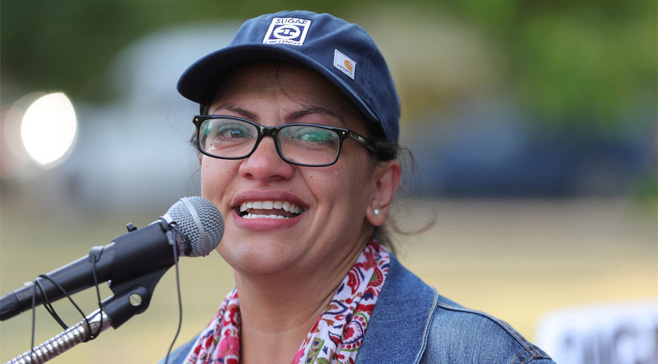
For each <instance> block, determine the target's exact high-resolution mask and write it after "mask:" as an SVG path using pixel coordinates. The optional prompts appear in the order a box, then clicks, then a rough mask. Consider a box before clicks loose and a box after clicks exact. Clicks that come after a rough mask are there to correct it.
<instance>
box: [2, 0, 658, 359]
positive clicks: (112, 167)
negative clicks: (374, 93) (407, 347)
mask: <svg viewBox="0 0 658 364" xmlns="http://www.w3.org/2000/svg"><path fill="white" fill-rule="evenodd" d="M0 6H1V8H0V15H1V19H0V26H1V32H0V41H1V43H0V46H1V49H0V61H1V63H0V66H1V68H0V71H1V74H0V77H1V78H0V81H1V83H0V92H1V93H0V130H2V131H1V133H2V139H1V141H0V153H1V154H0V204H1V206H0V291H1V294H6V293H9V292H10V291H13V290H15V289H17V288H20V287H21V285H22V284H23V282H27V281H31V280H33V279H34V278H36V276H37V275H38V274H39V273H47V272H49V271H51V270H53V269H56V268H58V267H60V266H62V265H64V264H67V263H69V262H70V261H73V260H75V259H77V258H79V257H81V256H84V255H86V254H87V253H88V252H89V249H90V248H91V247H92V246H101V245H106V244H108V243H109V242H110V241H112V239H113V238H114V237H116V236H119V235H122V234H124V233H125V232H126V230H125V228H124V226H125V224H127V223H129V222H133V223H135V225H136V226H138V227H143V226H145V225H147V224H148V223H150V222H152V221H154V220H156V219H157V217H158V216H160V215H162V214H164V212H166V210H167V209H168V208H169V206H171V205H172V204H173V203H174V202H175V201H176V200H177V199H178V198H179V197H182V196H186V195H196V194H198V193H199V189H198V183H199V182H198V177H197V161H195V157H194V153H195V152H194V150H193V149H192V148H191V147H189V146H188V144H187V140H188V139H189V137H190V136H191V133H192V131H193V125H192V123H191V116H192V115H193V114H195V113H196V112H197V111H198V108H197V106H196V105H194V104H192V103H191V102H189V101H187V100H185V99H183V98H182V97H181V96H179V95H178V94H177V92H176V90H175V85H176V81H177V79H178V77H179V76H180V74H181V73H182V72H183V70H184V69H185V68H187V66H189V65H190V64H191V63H192V62H194V61H195V60H196V59H198V58H199V57H201V56H203V55H205V54H207V53H209V52H211V51H213V50H216V49H218V48H221V47H222V46H224V45H225V44H227V43H228V42H229V41H230V39H231V37H232V35H233V34H234V33H235V31H236V30H237V28H238V27H239V25H240V24H241V23H242V22H243V21H244V20H246V19H247V18H250V17H253V16H257V15H260V14H262V13H269V12H275V11H278V10H283V9H295V8H297V9H308V10H313V11H316V12H330V13H333V14H334V15H337V16H340V17H343V18H345V19H347V20H348V21H352V22H356V23H358V24H360V25H362V26H363V27H364V28H366V29H367V30H368V31H369V33H370V34H371V35H372V37H373V38H374V39H375V41H376V42H377V43H378V45H379V46H380V48H381V50H382V52H383V53H384V55H385V57H386V59H387V61H388V63H389V67H390V68H391V71H392V73H393V75H394V78H395V81H396V84H397V86H398V91H399V94H400V98H401V101H402V105H403V109H402V127H401V129H402V137H401V139H402V143H403V144H406V145H408V146H409V147H410V149H411V150H412V152H413V154H414V157H415V168H412V165H411V164H410V163H408V164H407V166H408V167H409V168H408V170H410V171H412V170H413V173H410V177H409V178H407V179H406V180H405V189H404V191H403V192H404V194H403V195H402V196H401V198H400V200H399V201H398V206H397V208H396V211H395V215H396V216H395V218H396V221H397V224H398V225H399V226H400V227H401V229H402V230H404V231H407V232H409V231H411V232H413V231H416V230H419V229H422V228H423V227H425V226H426V225H427V224H429V223H433V224H432V225H431V228H430V229H429V230H428V231H426V232H424V233H421V234H413V235H399V236H397V241H398V246H399V248H398V251H399V256H400V259H401V260H402V262H403V263H404V264H405V265H407V266H408V267H409V268H411V270H413V271H415V272H416V273H417V274H418V275H419V276H420V277H421V278H423V279H424V280H425V281H426V282H428V283H429V284H432V285H434V286H435V287H437V289H438V290H439V292H440V293H442V294H443V295H445V296H448V297H450V298H451V299H453V300H455V301H457V302H460V303H462V304H464V305H466V306H469V307H472V308H475V309H479V310H483V311H486V312H488V313H491V314H493V315H495V316H498V317H500V318H502V319H504V320H506V321H508V322H509V323H510V324H512V325H513V326H514V327H516V328H517V329H518V330H519V331H520V332H521V333H522V334H523V335H524V336H526V337H528V338H530V339H531V340H533V341H535V342H536V343H538V344H540V345H541V346H542V347H543V348H544V349H545V350H546V351H548V352H549V353H550V354H552V355H553V356H554V358H555V359H556V360H557V361H558V362H560V363H608V364H614V363H640V364H646V363H654V364H655V363H656V362H657V360H658V359H657V357H658V351H657V348H656V347H657V345H658V344H657V343H658V242H657V231H658V229H657V223H656V219H657V216H656V215H657V214H656V208H657V203H656V199H657V192H656V189H657V186H656V185H657V181H656V164H657V158H656V150H657V144H658V142H657V141H658V138H657V123H656V122H657V118H656V112H657V106H656V102H657V97H658V95H657V92H656V91H657V87H656V82H657V77H658V74H657V59H656V58H657V37H656V35H657V34H656V33H657V31H656V29H657V27H656V26H657V25H656V14H657V9H656V2H655V1H653V0H636V1H632V2H623V3H620V2H618V1H608V0H603V1H601V0H596V1H595V0H576V1H562V0H557V1H556V0H552V1H544V0H538V1H531V2H520V1H512V0H490V1H481V0H459V1H457V0H444V1H435V0H409V1H405V2H404V4H402V3H401V2H399V1H395V0H364V1H359V2H358V3H356V4H355V2H353V1H343V0H335V1H332V2H325V1H314V0H305V1H301V0H279V1H276V2H272V1H265V0H243V1H239V2H219V1H210V0H191V1H186V2H175V1H158V2H156V1H136V0H112V1H109V0H97V1H93V2H79V1H57V2H53V1H35V0H21V1H18V0H3V1H2V3H1V4H0ZM180 274H181V285H182V294H183V305H184V321H183V328H182V332H181V336H180V338H179V339H178V344H181V343H182V342H184V341H187V339H188V338H190V337H192V336H193V335H194V334H196V333H197V332H198V331H200V330H201V329H202V328H203V327H204V326H205V324H206V323H207V321H208V320H209V319H210V318H211V317H212V316H213V315H214V313H215V311H216V309H217V308H218V306H219V303H220V301H221V299H222V298H223V297H224V295H225V294H226V293H227V292H228V291H229V290H230V289H231V288H232V286H233V282H232V273H231V270H230V268H229V267H227V266H226V264H224V263H223V262H222V261H221V259H220V258H219V256H218V255H217V254H212V255H211V256H210V257H207V258H203V259H202V258H196V259H184V260H183V261H181V267H180ZM174 278H175V274H174V271H173V269H172V270H171V271H170V272H168V273H167V275H165V277H164V278H163V279H162V281H161V282H160V284H159V285H158V287H157V289H156V291H155V295H154V297H153V301H152V302H151V307H150V308H149V310H148V311H147V312H145V313H144V314H142V315H139V316H136V317H134V318H133V319H132V320H131V321H130V322H128V323H127V324H125V325H124V326H122V327H121V328H119V330H116V331H115V330H108V331H106V332H105V333H103V334H102V335H101V336H100V337H99V338H98V339H97V340H95V341H93V342H90V343H85V344H82V345H80V346H79V347H76V348H74V349H72V350H71V351H69V352H67V353H65V354H63V355H61V356H59V357H57V358H55V359H54V360H52V362H54V363H86V362H91V361H93V362H99V363H117V362H122V363H148V362H155V361H157V360H158V359H159V358H161V357H163V356H164V355H165V354H166V352H167V349H168V347H169V345H170V343H171V341H172V339H173V337H174V334H175V331H176V325H177V320H178V308H177V301H176V292H175V279H174ZM92 291H93V290H88V291H85V292H82V293H80V294H77V295H75V296H74V298H75V299H76V301H78V302H79V303H80V304H81V306H82V307H83V309H84V310H85V312H87V313H88V312H91V311H93V310H94V308H95V292H92ZM101 294H102V295H103V297H108V296H109V295H111V292H110V291H109V289H107V287H105V286H104V287H102V291H101ZM55 308H56V309H57V310H58V312H60V313H61V315H62V317H63V318H64V320H65V321H66V322H67V323H69V324H73V323H77V322H79V321H80V320H81V317H80V316H79V315H78V314H77V313H76V312H75V311H74V310H73V309H71V307H70V304H69V303H67V302H63V301H60V302H57V303H56V304H55ZM31 326H32V320H31V315H30V314H29V313H24V314H23V315H21V316H19V317H16V318H13V319H11V320H8V321H3V322H2V323H1V324H0V360H2V361H8V360H11V359H12V358H14V357H16V356H18V355H20V354H21V353H23V352H25V351H26V350H28V349H29V348H30V337H31V331H32V330H31ZM60 331H61V330H60V328H59V326H57V325H56V324H55V323H54V322H53V320H52V319H51V318H50V316H49V315H48V314H47V313H46V312H45V310H43V308H42V307H40V308H38V310H37V315H36V331H35V344H39V343H41V342H43V341H45V340H47V339H49V338H50V337H52V336H55V335H57V334H58V333H59V332H60Z"/></svg>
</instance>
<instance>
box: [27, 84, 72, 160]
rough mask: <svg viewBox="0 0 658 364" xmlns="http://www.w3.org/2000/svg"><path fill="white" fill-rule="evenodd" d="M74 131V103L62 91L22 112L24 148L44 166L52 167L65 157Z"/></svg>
mask: <svg viewBox="0 0 658 364" xmlns="http://www.w3.org/2000/svg"><path fill="white" fill-rule="evenodd" d="M77 133H78V123H77V119H76V116H75V110H74V109H73V104H71V101H70V100H69V99H68V97H66V95H64V94H63V93H61V92H59V93H52V94H48V95H45V96H42V97H40V98H39V99H37V100H36V101H34V102H33V103H32V104H31V105H30V107H28V109H27V110H26V111H25V115H24V116H23V122H22V124H21V139H22V140H23V145H24V146H25V150H26V151H27V153H28V154H29V155H30V157H31V158H32V159H33V160H34V161H35V162H37V163H38V164H39V165H40V166H42V167H43V168H51V167H54V166H56V165H57V164H59V163H61V162H62V161H64V160H65V159H66V157H68V155H69V154H70V152H71V150H72V149H73V145H74V144H75V141H76V138H77Z"/></svg>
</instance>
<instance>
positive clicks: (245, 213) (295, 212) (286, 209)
mask: <svg viewBox="0 0 658 364" xmlns="http://www.w3.org/2000/svg"><path fill="white" fill-rule="evenodd" d="M303 212H304V208H302V207H300V206H297V205H294V204H291V203H290V202H287V201H249V202H243V203H242V205H240V207H239V208H238V215H240V217H242V218H244V219H291V218H293V217H296V216H299V215H301V214H302V213H303Z"/></svg>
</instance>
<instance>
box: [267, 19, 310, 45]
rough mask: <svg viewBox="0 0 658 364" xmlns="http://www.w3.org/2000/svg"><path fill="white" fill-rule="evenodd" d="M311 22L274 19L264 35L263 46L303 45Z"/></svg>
mask: <svg viewBox="0 0 658 364" xmlns="http://www.w3.org/2000/svg"><path fill="white" fill-rule="evenodd" d="M310 26H311V21H310V20H306V19H298V18H274V19H272V23H270V28H269V29H268V30H267V34H265V39H263V43H265V44H289V45H297V46H300V45H302V44H304V40H305V39H306V33H308V28H309V27H310Z"/></svg>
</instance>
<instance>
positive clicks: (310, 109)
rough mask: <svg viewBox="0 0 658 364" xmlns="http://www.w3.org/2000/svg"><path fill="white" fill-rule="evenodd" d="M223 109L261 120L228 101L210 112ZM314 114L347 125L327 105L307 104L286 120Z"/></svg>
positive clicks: (295, 119)
mask: <svg viewBox="0 0 658 364" xmlns="http://www.w3.org/2000/svg"><path fill="white" fill-rule="evenodd" d="M221 110H228V111H232V112H234V113H237V114H238V115H240V116H241V117H243V118H245V119H248V120H251V121H256V122H257V121H259V118H258V115H256V114H255V113H253V112H251V111H249V110H245V109H243V108H241V107H239V106H237V105H236V104H233V103H226V104H223V105H220V106H218V107H216V108H214V109H212V110H210V112H209V113H210V114H214V113H216V112H218V111H221ZM313 114H321V115H329V116H332V117H333V118H335V119H336V120H338V121H339V122H340V124H341V125H340V126H343V127H344V126H345V125H347V124H346V123H345V120H343V118H342V117H341V116H340V115H338V114H337V113H335V112H334V111H332V110H330V109H327V108H325V107H322V106H307V107H305V108H303V109H301V110H297V111H293V112H291V113H290V114H288V115H286V118H285V119H286V120H287V121H286V122H288V121H297V120H299V119H301V118H303V117H305V116H309V115H313Z"/></svg>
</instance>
